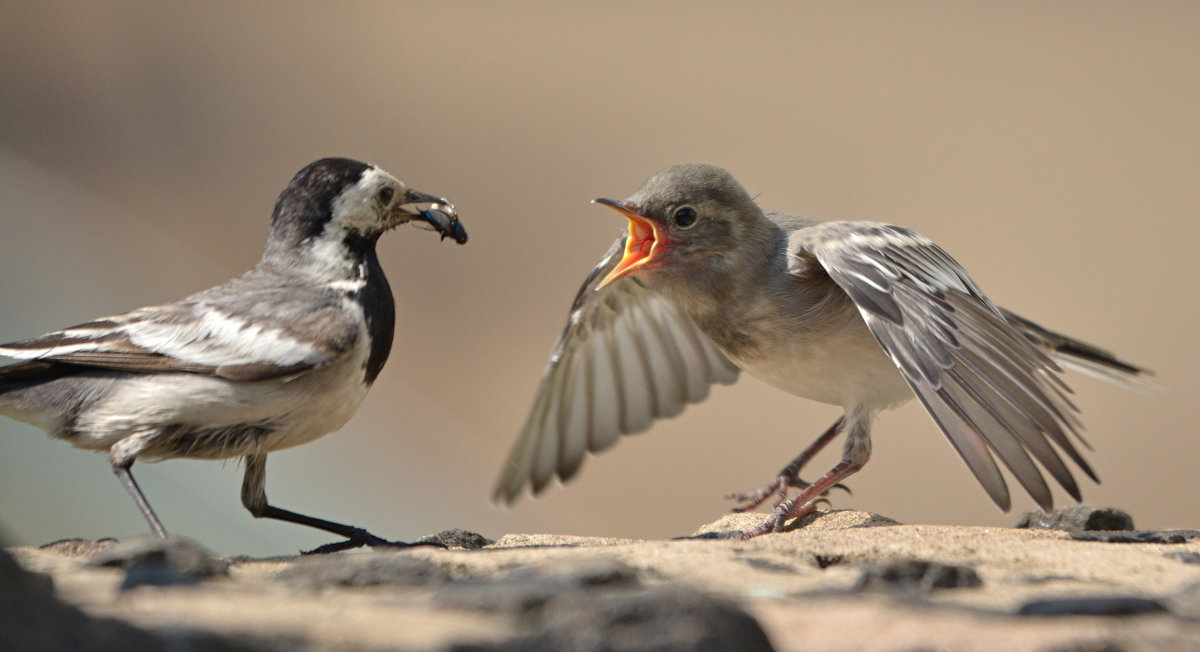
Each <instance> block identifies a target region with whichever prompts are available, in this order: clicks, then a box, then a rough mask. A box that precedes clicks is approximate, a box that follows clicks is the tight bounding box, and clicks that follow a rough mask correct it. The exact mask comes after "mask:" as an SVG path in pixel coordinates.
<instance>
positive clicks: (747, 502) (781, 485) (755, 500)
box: [725, 417, 850, 513]
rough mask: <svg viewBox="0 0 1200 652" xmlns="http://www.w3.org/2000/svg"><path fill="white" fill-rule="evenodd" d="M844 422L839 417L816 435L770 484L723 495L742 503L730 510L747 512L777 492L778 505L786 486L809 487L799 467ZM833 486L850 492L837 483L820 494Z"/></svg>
mask: <svg viewBox="0 0 1200 652" xmlns="http://www.w3.org/2000/svg"><path fill="white" fill-rule="evenodd" d="M845 422H846V419H845V417H841V418H839V419H838V420H837V421H834V422H833V425H832V426H829V429H827V430H826V431H825V432H824V433H823V434H822V435H821V436H820V437H817V439H816V441H814V442H813V443H811V444H809V446H808V448H805V449H804V452H802V453H800V454H799V455H797V456H796V459H794V460H792V461H791V462H790V463H788V465H787V466H785V467H783V470H781V471H780V472H779V475H778V476H776V478H775V479H774V480H773V481H771V483H770V484H768V485H766V486H765V487H762V488H760V489H757V490H755V491H750V492H746V493H733V494H729V495H727V496H725V497H726V498H728V499H731V500H735V501H737V502H739V503H744V504H742V505H738V506H736V507H734V508H733V510H732V511H734V512H737V513H741V512H748V511H750V510H752V509H754V508H756V507H758V506H759V505H761V504H762V503H763V502H764V501H766V499H767V498H770V497H771V496H772V495H776V494H778V496H779V499H778V500H776V501H775V506H776V507H778V506H779V505H781V504H782V503H783V502H784V501H785V500H787V490H788V487H795V488H797V489H807V488H809V487H810V486H811V485H810V484H809V483H808V482H805V481H804V480H802V479H801V478H800V469H802V468H804V465H805V464H808V461H809V460H811V459H812V458H813V456H814V455H816V454H817V453H819V452H821V449H822V448H825V446H826V445H827V444H828V443H829V442H830V441H833V438H834V437H836V436H838V433H840V432H841V431H842V426H843V425H844V424H845ZM833 487H841V488H842V489H843V490H845V491H846V492H847V493H849V492H850V489H849V488H848V487H846V485H843V484H840V483H837V484H834V485H832V486H830V487H828V488H826V489H825V491H823V492H822V493H821V495H825V494H827V493H828V492H829V489H832V488H833Z"/></svg>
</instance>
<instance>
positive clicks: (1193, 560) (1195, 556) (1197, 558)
mask: <svg viewBox="0 0 1200 652" xmlns="http://www.w3.org/2000/svg"><path fill="white" fill-rule="evenodd" d="M1163 557H1167V558H1168V559H1174V560H1176V561H1181V562H1183V563H1185V564H1200V552H1191V551H1188V552H1165V553H1163Z"/></svg>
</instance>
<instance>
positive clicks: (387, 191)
mask: <svg viewBox="0 0 1200 652" xmlns="http://www.w3.org/2000/svg"><path fill="white" fill-rule="evenodd" d="M395 196H396V191H395V190H393V189H392V187H391V186H384V187H382V188H380V189H379V201H381V202H383V205H384V206H387V205H388V204H390V203H392V197H395Z"/></svg>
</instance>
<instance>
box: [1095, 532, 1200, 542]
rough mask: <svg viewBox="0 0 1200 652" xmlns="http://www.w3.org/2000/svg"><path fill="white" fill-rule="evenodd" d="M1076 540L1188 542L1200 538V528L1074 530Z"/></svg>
mask: <svg viewBox="0 0 1200 652" xmlns="http://www.w3.org/2000/svg"><path fill="white" fill-rule="evenodd" d="M1071 538H1072V539H1074V540H1076V541H1100V542H1103V543H1187V542H1188V541H1190V540H1192V539H1196V538H1200V530H1136V531H1133V532H1072V533H1071Z"/></svg>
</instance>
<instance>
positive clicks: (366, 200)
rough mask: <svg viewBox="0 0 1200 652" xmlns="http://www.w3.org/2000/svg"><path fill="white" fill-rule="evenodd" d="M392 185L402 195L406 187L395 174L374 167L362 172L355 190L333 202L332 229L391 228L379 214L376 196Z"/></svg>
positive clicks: (366, 229)
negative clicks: (385, 187)
mask: <svg viewBox="0 0 1200 652" xmlns="http://www.w3.org/2000/svg"><path fill="white" fill-rule="evenodd" d="M388 185H390V186H392V187H393V188H395V189H396V192H397V193H403V192H404V190H405V188H404V184H403V183H401V182H400V181H399V180H397V179H396V178H395V177H393V176H392V175H390V174H388V173H387V172H384V171H383V170H380V169H379V168H377V167H371V168H369V169H368V170H367V171H366V172H363V175H362V178H360V179H359V180H358V183H356V184H354V187H352V188H349V189H347V190H346V191H345V192H343V193H342V194H341V195H339V196H338V198H337V199H335V200H334V201H333V206H332V209H333V215H332V216H331V218H330V221H329V226H330V227H332V228H335V229H340V230H351V231H359V232H370V231H373V230H377V229H381V228H384V227H385V226H388V225H386V224H385V223H384V219H383V216H382V215H381V214H380V210H381V209H380V206H379V203H378V201H377V199H376V196H377V194H378V192H379V190H380V188H383V187H384V186H388Z"/></svg>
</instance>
